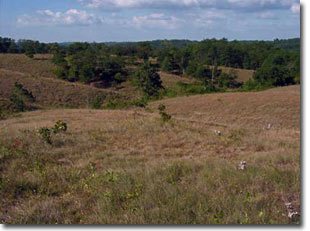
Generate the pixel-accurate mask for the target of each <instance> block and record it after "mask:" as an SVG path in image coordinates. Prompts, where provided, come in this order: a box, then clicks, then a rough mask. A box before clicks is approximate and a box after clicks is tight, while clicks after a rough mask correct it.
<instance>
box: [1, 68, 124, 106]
mask: <svg viewBox="0 0 310 231" xmlns="http://www.w3.org/2000/svg"><path fill="white" fill-rule="evenodd" d="M15 82H19V83H21V84H23V86H24V87H25V88H26V89H27V90H28V91H31V92H32V93H33V95H34V96H35V98H36V103H37V104H38V105H39V106H44V107H84V108H85V107H87V106H90V104H91V103H92V102H93V100H94V99H95V97H96V96H97V95H98V96H100V97H101V98H102V100H104V99H105V98H106V97H108V96H110V97H117V96H118V94H117V93H115V92H114V91H112V90H105V89H98V88H94V87H90V86H87V85H84V84H79V83H70V82H67V81H62V80H59V79H56V78H43V77H37V76H33V75H29V74H28V73H26V74H25V73H21V72H18V71H11V70H6V69H0V94H1V97H2V98H4V99H8V98H9V97H10V95H11V94H12V92H13V91H14V84H15Z"/></svg>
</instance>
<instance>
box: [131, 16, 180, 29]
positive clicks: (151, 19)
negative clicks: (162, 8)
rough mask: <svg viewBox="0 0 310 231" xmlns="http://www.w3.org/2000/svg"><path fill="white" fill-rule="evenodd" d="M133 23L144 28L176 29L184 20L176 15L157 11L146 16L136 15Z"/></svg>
mask: <svg viewBox="0 0 310 231" xmlns="http://www.w3.org/2000/svg"><path fill="white" fill-rule="evenodd" d="M132 22H133V25H134V26H136V27H138V28H142V27H146V28H162V29H175V28H177V27H178V26H180V24H181V23H182V20H181V19H179V18H176V17H174V16H166V15H165V14H163V13H155V14H149V15H144V16H134V17H133V19H132Z"/></svg>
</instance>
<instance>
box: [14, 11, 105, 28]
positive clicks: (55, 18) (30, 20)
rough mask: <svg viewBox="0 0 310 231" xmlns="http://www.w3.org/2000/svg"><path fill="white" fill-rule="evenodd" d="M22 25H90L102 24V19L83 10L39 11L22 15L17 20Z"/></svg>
mask: <svg viewBox="0 0 310 231" xmlns="http://www.w3.org/2000/svg"><path fill="white" fill-rule="evenodd" d="M17 22H18V23H19V24H22V25H55V24H57V25H71V24H80V25H90V24H95V23H103V22H104V18H103V17H101V16H95V15H94V14H90V13H87V12H86V11H84V10H77V9H70V10H67V11H65V12H53V11H51V10H39V11H37V14H36V15H31V16H30V15H22V16H20V17H19V18H18V19H17Z"/></svg>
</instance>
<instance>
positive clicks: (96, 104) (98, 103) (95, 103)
mask: <svg viewBox="0 0 310 231" xmlns="http://www.w3.org/2000/svg"><path fill="white" fill-rule="evenodd" d="M91 107H92V108H93V109H101V107H102V97H101V96H100V95H96V97H95V98H94V100H93V102H92V103H91Z"/></svg>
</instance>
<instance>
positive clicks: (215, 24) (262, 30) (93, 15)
mask: <svg viewBox="0 0 310 231" xmlns="http://www.w3.org/2000/svg"><path fill="white" fill-rule="evenodd" d="M0 4H1V6H0V11H1V12H0V27H1V30H0V36H2V37H3V36H6V37H11V38H14V39H22V38H27V39H34V40H39V41H42V42H64V41H88V42H92V41H96V42H106V41H142V40H155V39H191V40H202V39H206V38H223V37H225V38H228V39H229V40H234V39H237V40H273V39H275V38H293V37H299V34H300V30H299V27H300V25H299V24H300V6H299V1H298V0H1V3H0Z"/></svg>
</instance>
